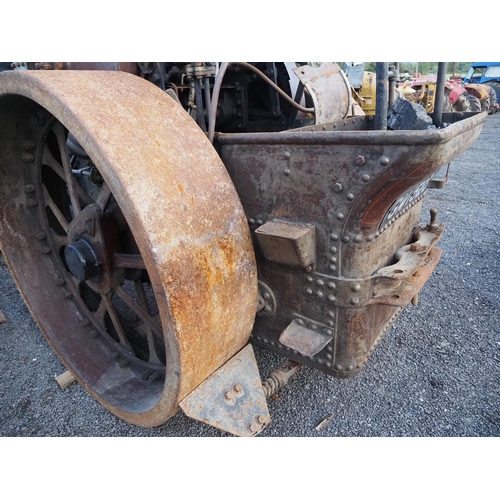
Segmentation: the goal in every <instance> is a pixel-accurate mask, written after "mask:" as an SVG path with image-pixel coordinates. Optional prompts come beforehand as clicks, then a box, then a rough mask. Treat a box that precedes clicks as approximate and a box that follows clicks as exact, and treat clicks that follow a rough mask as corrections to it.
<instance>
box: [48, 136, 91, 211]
mask: <svg viewBox="0 0 500 500" xmlns="http://www.w3.org/2000/svg"><path fill="white" fill-rule="evenodd" d="M42 164H43V165H47V166H48V167H50V168H51V169H52V170H53V171H54V172H55V173H56V174H57V175H58V176H59V177H60V178H61V179H62V180H63V181H64V182H66V175H65V173H64V169H63V167H62V166H61V164H60V163H59V162H58V161H57V160H56V159H55V158H54V157H53V156H52V153H51V152H50V150H49V148H48V146H47V145H45V148H44V149H43V157H42ZM74 188H75V189H76V191H77V193H78V196H79V198H80V199H81V200H82V201H83V202H84V203H86V204H87V205H90V204H91V203H94V200H93V198H92V197H91V196H89V195H88V194H87V192H86V191H85V190H84V189H83V188H82V186H80V184H78V182H77V181H76V180H75V181H74Z"/></svg>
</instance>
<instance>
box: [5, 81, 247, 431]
mask: <svg viewBox="0 0 500 500" xmlns="http://www.w3.org/2000/svg"><path fill="white" fill-rule="evenodd" d="M0 137H1V139H0V140H1V146H2V148H1V156H0V175H1V183H0V185H1V188H0V241H1V244H2V251H3V253H4V256H5V259H6V261H7V264H8V265H9V268H10V270H11V272H12V274H13V276H14V279H15V281H16V283H17V285H18V287H19V288H20V290H21V293H22V295H23V297H24V299H25V300H26V303H27V304H28V307H29V308H30V310H31V312H32V313H33V315H34V317H35V319H36V321H37V323H38V325H39V326H40V328H41V330H42V331H43V333H44V334H45V336H46V337H47V339H48V341H49V342H50V344H51V345H52V347H53V348H54V349H55V351H56V352H57V354H58V355H59V357H60V358H61V359H62V361H63V362H64V363H65V364H66V365H67V367H68V368H69V369H70V370H71V371H72V372H73V373H74V374H75V376H76V377H77V379H78V380H79V382H80V383H81V384H82V385H83V386H84V387H85V388H86V389H87V390H88V391H89V392H90V393H91V394H92V395H93V396H94V397H95V398H96V399H97V400H98V401H99V402H101V403H102V404H103V405H104V406H105V407H106V408H108V409H109V410H110V411H111V412H113V413H114V414H116V415H117V416H119V417H120V418H122V419H124V420H126V421H128V422H131V423H134V424H137V425H145V426H152V425H159V424H161V423H163V422H164V421H166V420H167V419H168V418H169V417H170V416H172V415H173V414H174V413H175V412H176V411H177V409H178V405H177V404H178V402H179V401H180V400H181V399H182V398H183V397H184V396H186V395H187V394H189V393H190V392H191V391H192V390H193V389H194V388H196V387H197V386H198V385H199V384H200V383H201V382H202V381H203V380H204V379H205V378H206V377H208V376H209V375H210V374H211V373H213V372H214V371H215V370H216V369H217V368H219V366H221V365H222V364H223V363H224V362H225V361H226V360H227V359H229V358H230V357H231V356H233V355H234V354H235V353H236V352H237V351H238V350H239V349H241V348H242V347H243V346H244V345H245V344H246V342H247V341H248V338H249V336H250V331H251V328H252V325H253V320H254V316H255V311H256V303H257V278H256V268H255V261H254V256H253V250H252V245H251V240H250V236H249V232H248V228H247V225H246V220H245V217H244V213H243V210H242V208H241V205H240V202H239V199H238V197H237V195H236V192H235V190H234V187H233V185H232V183H231V180H230V179H229V176H228V175H227V172H226V171H225V168H224V166H223V165H222V163H221V161H220V159H219V157H218V156H217V154H216V153H215V151H214V150H213V148H212V146H211V145H210V143H209V142H208V140H207V139H206V137H205V136H204V134H203V133H202V132H201V131H200V130H199V129H198V127H197V126H196V125H195V124H194V122H193V121H192V119H191V118H190V117H189V116H188V115H187V114H186V113H185V112H184V110H183V109H182V108H181V107H180V106H179V105H178V104H177V103H175V102H174V101H173V100H172V99H170V98H169V97H168V96H167V95H165V94H164V93H163V92H162V91H161V90H159V89H158V88H156V87H154V86H153V85H151V84H149V83H147V82H145V81H143V80H141V79H139V78H137V77H134V76H131V75H128V74H124V73H119V72H109V73H108V72H83V71H82V72H70V71H67V72H65V71H60V72H59V71H54V72H28V71H25V72H9V73H4V74H2V75H1V76H0Z"/></svg>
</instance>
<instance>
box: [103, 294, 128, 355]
mask: <svg viewBox="0 0 500 500" xmlns="http://www.w3.org/2000/svg"><path fill="white" fill-rule="evenodd" d="M111 296H112V293H110V294H108V295H105V294H102V295H101V297H102V301H103V302H104V305H105V307H106V311H107V312H108V314H109V317H110V318H111V322H112V323H113V326H114V327H115V330H116V333H117V335H118V338H119V339H120V344H123V345H125V346H127V347H128V348H130V344H129V341H128V340H127V337H126V335H125V332H124V330H123V327H122V324H121V322H120V318H119V317H118V313H117V312H116V309H115V306H114V305H113V303H112V302H111Z"/></svg>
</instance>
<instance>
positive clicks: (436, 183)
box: [427, 162, 451, 189]
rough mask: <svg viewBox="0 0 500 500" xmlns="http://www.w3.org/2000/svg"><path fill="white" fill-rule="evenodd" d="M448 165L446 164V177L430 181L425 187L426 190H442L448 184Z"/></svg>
mask: <svg viewBox="0 0 500 500" xmlns="http://www.w3.org/2000/svg"><path fill="white" fill-rule="evenodd" d="M450 164H451V162H450V163H448V168H447V169H446V175H445V176H444V179H431V180H430V181H429V184H428V185H427V189H443V188H444V187H445V186H446V183H447V182H448V177H449V175H450Z"/></svg>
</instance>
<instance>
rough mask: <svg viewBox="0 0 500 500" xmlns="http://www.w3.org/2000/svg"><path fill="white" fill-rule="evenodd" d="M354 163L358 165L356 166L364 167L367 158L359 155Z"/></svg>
mask: <svg viewBox="0 0 500 500" xmlns="http://www.w3.org/2000/svg"><path fill="white" fill-rule="evenodd" d="M354 162H355V163H356V165H359V166H361V165H364V164H365V162H366V160H365V157H364V156H363V155H358V156H356V158H354Z"/></svg>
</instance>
